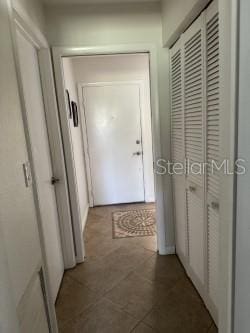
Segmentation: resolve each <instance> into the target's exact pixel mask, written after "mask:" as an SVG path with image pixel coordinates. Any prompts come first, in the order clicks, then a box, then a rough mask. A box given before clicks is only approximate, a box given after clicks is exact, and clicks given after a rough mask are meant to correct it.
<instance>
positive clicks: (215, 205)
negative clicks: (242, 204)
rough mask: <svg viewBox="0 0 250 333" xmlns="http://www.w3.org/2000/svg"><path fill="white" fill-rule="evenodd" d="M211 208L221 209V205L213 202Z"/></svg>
mask: <svg viewBox="0 0 250 333" xmlns="http://www.w3.org/2000/svg"><path fill="white" fill-rule="evenodd" d="M211 207H212V208H213V209H219V207H220V206H219V203H218V202H216V201H212V202H211Z"/></svg>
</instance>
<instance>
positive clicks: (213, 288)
mask: <svg viewBox="0 0 250 333" xmlns="http://www.w3.org/2000/svg"><path fill="white" fill-rule="evenodd" d="M207 214H208V292H209V295H210V297H211V299H212V300H213V302H214V304H215V305H217V304H218V278H219V276H218V267H219V266H218V265H219V250H218V243H219V215H218V213H217V212H216V211H215V210H214V209H212V208H211V207H210V205H209V206H208V211H207Z"/></svg>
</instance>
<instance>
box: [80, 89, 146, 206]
mask: <svg viewBox="0 0 250 333" xmlns="http://www.w3.org/2000/svg"><path fill="white" fill-rule="evenodd" d="M83 97H84V108H85V117H86V128H87V140H88V150H89V163H90V173H91V186H92V196H93V201H94V205H109V204H117V203H127V202H140V201H144V181H143V161H142V153H143V151H142V142H141V114H140V87H139V85H137V84H129V83H124V84H100V85H91V86H87V87H84V88H83Z"/></svg>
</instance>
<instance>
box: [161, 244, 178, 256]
mask: <svg viewBox="0 0 250 333" xmlns="http://www.w3.org/2000/svg"><path fill="white" fill-rule="evenodd" d="M161 254H162V255H170V254H176V249H175V246H166V247H165V251H162V253H161Z"/></svg>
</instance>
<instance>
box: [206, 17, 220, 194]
mask: <svg viewBox="0 0 250 333" xmlns="http://www.w3.org/2000/svg"><path fill="white" fill-rule="evenodd" d="M206 44H207V162H208V163H209V164H211V163H212V160H213V161H215V163H216V164H217V165H219V20H218V14H216V15H214V16H213V17H212V18H211V19H210V20H209V22H207V31H206ZM212 55H213V56H212ZM211 57H212V61H211ZM213 171H214V172H212V170H211V169H210V172H208V173H207V192H208V193H209V194H211V195H212V196H214V197H215V198H217V199H218V195H219V182H218V171H217V170H216V168H214V169H213Z"/></svg>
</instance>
